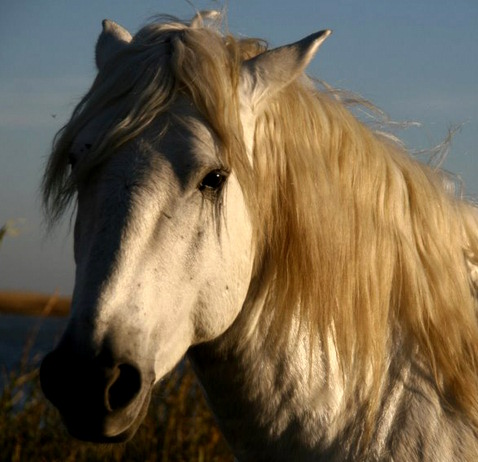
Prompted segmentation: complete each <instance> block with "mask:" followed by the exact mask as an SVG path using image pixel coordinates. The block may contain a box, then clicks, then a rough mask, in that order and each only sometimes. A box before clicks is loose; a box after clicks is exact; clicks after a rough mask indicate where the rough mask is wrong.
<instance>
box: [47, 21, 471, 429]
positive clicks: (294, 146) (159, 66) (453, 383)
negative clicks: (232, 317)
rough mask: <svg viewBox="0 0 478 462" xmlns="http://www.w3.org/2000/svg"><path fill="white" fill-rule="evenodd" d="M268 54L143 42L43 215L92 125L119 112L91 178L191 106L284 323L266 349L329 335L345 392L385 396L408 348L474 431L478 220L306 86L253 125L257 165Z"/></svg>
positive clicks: (189, 35)
mask: <svg viewBox="0 0 478 462" xmlns="http://www.w3.org/2000/svg"><path fill="white" fill-rule="evenodd" d="M266 48H267V47H266V44H265V42H263V41H260V40H252V39H235V38H233V37H232V36H230V35H223V34H221V33H220V32H219V31H218V30H216V29H213V28H206V27H199V28H193V27H189V26H188V24H186V23H182V22H179V21H177V20H172V19H171V18H169V19H168V20H167V21H163V22H158V23H153V24H150V25H148V26H146V27H145V28H143V29H142V30H140V31H139V33H138V34H137V35H136V36H135V37H134V38H133V40H132V42H131V44H130V46H129V47H128V48H127V49H125V50H124V51H122V52H120V53H119V54H118V56H116V57H115V58H114V59H112V60H111V61H110V62H108V63H107V65H106V67H105V68H104V69H102V70H101V71H100V72H99V74H98V76H97V78H96V80H95V82H94V84H93V86H92V88H91V89H90V91H89V92H88V93H87V94H86V96H85V97H84V98H83V100H82V101H81V102H80V104H79V105H78V107H77V108H76V109H75V111H74V113H73V115H72V118H71V120H70V122H69V123H68V124H67V125H66V126H65V127H64V129H63V130H62V131H61V132H60V133H59V135H58V136H57V138H56V140H55V143H54V148H53V153H52V155H51V157H50V160H49V162H48V166H47V169H46V173H45V176H44V180H43V194H44V202H45V205H46V209H47V213H48V215H49V216H50V217H51V218H52V219H53V220H54V219H55V218H58V217H59V216H60V215H61V213H62V212H63V211H64V209H65V207H66V206H67V204H68V203H69V201H70V200H71V199H72V197H73V196H74V184H73V182H72V181H71V180H70V179H69V177H68V152H69V149H70V146H71V143H72V142H73V140H74V138H75V136H76V135H77V134H78V133H79V131H80V130H81V129H82V128H84V127H85V126H86V124H87V123H88V122H89V121H90V120H92V118H93V117H94V116H95V115H97V114H99V113H100V112H101V111H102V110H104V109H106V108H108V107H111V106H112V105H113V104H116V103H120V105H119V109H118V110H117V113H116V114H115V115H114V117H113V118H112V120H111V125H110V127H109V128H108V130H107V131H106V132H105V134H104V136H103V137H102V138H101V140H100V141H99V143H98V145H96V146H93V151H92V152H91V154H90V155H89V156H88V157H87V159H86V160H85V161H84V162H83V164H84V165H81V166H80V167H81V169H80V177H81V176H86V175H88V173H89V172H90V171H91V170H92V169H93V168H94V167H95V166H97V165H99V164H100V163H101V162H103V161H104V160H105V159H106V158H107V156H109V155H111V153H113V152H114V151H115V150H116V149H117V148H118V147H120V146H122V145H123V144H125V143H127V142H128V141H129V140H131V139H133V138H135V137H136V136H138V135H139V134H140V133H141V132H142V131H143V130H144V129H145V128H146V127H147V126H148V125H149V124H150V122H151V121H152V120H153V119H154V118H155V117H157V116H158V115H159V114H162V113H165V112H167V111H168V109H169V108H170V107H171V104H172V103H173V102H174V101H175V100H176V99H177V98H178V97H179V96H180V95H187V96H188V97H189V98H190V99H191V100H192V102H193V104H194V105H195V106H196V107H197V108H198V109H199V111H200V112H201V113H202V115H203V116H204V117H205V119H206V120H207V122H208V123H209V124H210V126H211V127H212V129H213V130H214V132H215V133H216V134H217V136H218V139H219V140H220V141H221V143H222V146H223V156H224V162H225V164H226V165H227V166H228V167H229V168H230V169H231V170H233V171H234V172H235V173H236V174H237V176H238V179H239V182H240V184H241V186H242V189H243V192H244V194H245V197H246V201H247V203H248V207H249V211H250V215H251V219H252V222H253V227H254V230H255V240H256V241H255V245H256V249H257V256H256V261H255V268H254V281H256V283H257V284H259V283H260V285H261V288H262V289H261V290H262V292H261V297H265V300H266V302H265V304H264V305H263V308H262V309H264V310H268V311H270V312H271V313H273V322H272V324H271V325H270V326H269V332H268V334H269V337H268V338H269V341H270V342H278V345H280V342H281V341H283V340H284V339H286V338H287V332H288V326H290V325H291V324H292V320H293V319H295V318H300V319H301V320H302V322H303V323H305V325H306V326H307V327H308V328H309V329H310V331H311V333H312V335H314V336H315V338H317V337H318V338H320V339H321V342H322V344H325V342H326V340H325V339H327V338H330V337H331V338H332V340H333V345H334V347H335V349H336V352H337V355H338V358H339V360H340V366H341V368H342V372H343V375H344V378H346V381H347V383H349V384H350V389H353V386H354V385H356V384H357V383H360V381H365V382H367V383H371V386H372V389H375V390H379V389H380V387H381V385H382V377H383V375H384V374H385V373H386V371H387V368H388V366H389V362H390V357H389V356H390V351H393V350H394V348H395V349H396V348H397V347H398V346H399V347H400V348H405V346H407V347H408V348H409V351H410V352H414V354H417V355H418V356H417V357H419V358H421V360H423V361H425V362H427V363H429V364H430V365H431V367H432V370H433V372H434V374H435V379H436V387H437V389H438V391H439V392H440V394H441V396H442V397H443V399H444V400H447V401H448V402H449V403H451V404H454V405H457V406H458V408H459V409H460V410H461V411H462V412H463V413H465V414H466V415H468V416H469V418H470V420H471V422H472V423H473V424H474V426H475V428H477V429H478V373H477V363H478V324H477V317H476V308H477V306H476V298H475V297H476V288H475V285H474V283H473V280H472V277H471V276H470V268H472V267H473V266H474V265H478V237H477V232H476V230H477V229H478V228H477V227H478V218H477V211H476V209H475V208H474V207H473V206H472V205H471V204H469V203H467V202H465V201H463V200H461V199H459V198H457V197H455V196H454V195H453V194H452V193H450V192H449V191H448V190H447V188H446V187H445V184H446V178H445V176H444V174H443V173H442V172H440V171H439V170H438V169H435V168H432V167H430V166H427V165H423V164H421V163H419V162H417V161H416V160H414V159H413V158H412V157H410V156H409V155H408V154H407V153H406V152H405V150H404V149H403V147H402V146H401V145H400V144H399V143H397V142H395V141H393V139H390V138H388V137H386V136H383V135H382V134H380V133H378V132H373V131H372V130H371V129H370V128H368V127H367V126H366V125H365V124H363V123H362V122H360V121H358V120H357V119H356V118H355V117H354V116H353V115H352V114H351V113H350V112H349V110H348V109H347V108H346V106H345V105H344V104H343V103H342V102H341V101H340V100H339V99H337V98H336V97H335V95H334V94H333V93H332V92H329V91H319V90H318V89H317V88H315V87H314V86H313V85H312V84H310V82H309V83H306V82H304V79H299V80H297V81H295V82H293V83H291V84H290V85H289V86H287V87H286V88H285V89H284V90H282V91H281V92H280V93H278V94H277V95H275V96H274V97H273V98H272V100H270V101H269V103H268V105H267V107H266V108H265V109H264V112H263V113H262V114H261V115H260V116H259V117H258V119H257V123H256V131H255V136H254V152H253V163H252V165H251V164H250V162H249V160H248V158H247V154H246V149H245V146H244V142H243V136H242V128H241V123H240V119H239V102H238V85H239V79H240V67H241V62H243V61H244V60H246V59H248V58H251V57H253V56H255V55H257V54H259V53H260V52H263V51H265V50H266ZM77 181H78V179H77ZM249 304H250V305H253V304H254V303H253V301H251V300H249ZM261 306H262V305H261ZM376 406H377V403H373V402H372V403H371V405H370V409H371V410H372V411H370V412H373V409H374V407H376Z"/></svg>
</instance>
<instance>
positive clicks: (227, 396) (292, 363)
mask: <svg viewBox="0 0 478 462" xmlns="http://www.w3.org/2000/svg"><path fill="white" fill-rule="evenodd" d="M252 311H253V310H252ZM258 311H259V312H261V317H260V322H257V323H255V327H251V319H254V318H255V316H254V314H253V313H251V312H250V311H249V310H244V311H243V312H242V313H241V314H240V315H239V318H238V319H237V320H236V322H235V324H234V325H233V326H232V328H231V329H230V330H229V331H228V332H226V333H225V334H224V335H223V336H222V337H221V338H219V339H217V340H215V341H214V342H211V343H209V344H205V345H199V346H196V347H193V348H191V349H190V350H189V352H188V356H189V359H190V360H191V362H192V364H193V367H194V369H195V371H196V374H197V376H198V378H199V380H200V382H201V383H202V385H203V387H204V390H205V392H206V396H207V400H208V402H209V405H210V407H211V408H212V410H213V412H214V413H215V415H216V417H217V419H218V421H219V425H220V427H221V429H222V431H223V433H224V434H225V436H226V439H227V440H228V442H229V443H230V444H231V446H232V447H233V450H234V453H235V454H236V456H237V457H238V459H239V460H242V459H244V460H262V459H264V460H282V458H283V457H284V454H286V453H287V454H290V451H291V449H292V448H293V451H294V453H295V455H296V456H297V457H299V454H301V453H302V454H303V457H299V458H298V459H297V460H300V459H301V458H303V459H307V458H308V457H309V452H310V449H311V447H312V446H314V447H316V446H320V445H322V443H321V441H327V440H328V439H329V438H330V437H332V434H333V433H334V430H333V425H334V422H335V421H336V415H337V414H338V413H340V410H341V407H342V406H343V400H342V393H343V390H342V386H341V383H340V382H341V381H340V378H339V377H340V374H339V373H338V367H337V364H336V363H335V364H334V363H333V361H332V362H331V361H326V359H325V355H323V354H322V353H321V351H322V349H320V348H319V349H318V350H317V352H316V354H315V357H314V360H313V361H312V362H311V361H310V360H309V353H310V350H309V348H310V344H309V337H308V333H307V332H306V331H304V330H303V329H302V330H300V329H299V323H297V326H296V329H295V331H293V332H292V333H291V335H290V337H289V338H290V341H289V342H286V343H285V344H284V345H281V348H277V347H276V346H275V345H273V344H271V342H270V341H268V339H267V336H266V335H264V330H266V329H267V324H268V320H267V319H265V314H264V312H262V310H258ZM256 315H257V316H258V314H257V313H256ZM310 364H313V366H312V367H311V366H310Z"/></svg>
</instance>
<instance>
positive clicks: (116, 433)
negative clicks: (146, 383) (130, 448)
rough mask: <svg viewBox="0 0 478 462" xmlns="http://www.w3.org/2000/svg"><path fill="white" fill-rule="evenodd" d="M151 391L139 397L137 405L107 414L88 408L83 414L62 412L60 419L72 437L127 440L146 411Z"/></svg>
mask: <svg viewBox="0 0 478 462" xmlns="http://www.w3.org/2000/svg"><path fill="white" fill-rule="evenodd" d="M150 400H151V391H149V392H148V393H147V394H146V396H145V397H144V399H143V401H142V403H140V402H139V401H140V400H139V399H138V402H137V405H136V406H134V404H135V403H132V405H131V406H130V407H128V408H127V409H125V410H122V411H119V412H113V413H111V414H108V415H104V414H96V415H95V413H94V412H92V411H91V410H90V412H88V413H85V414H80V415H78V414H76V415H68V414H62V416H61V417H62V420H63V423H64V424H65V426H66V428H67V430H68V432H69V433H70V435H71V436H73V437H74V438H76V439H78V440H81V441H86V442H90V443H103V444H109V443H122V442H126V441H129V440H130V439H131V438H133V436H134V435H135V434H136V431H137V430H138V428H139V426H140V425H141V423H142V422H143V419H144V417H145V416H146V413H147V412H148V407H149V403H150Z"/></svg>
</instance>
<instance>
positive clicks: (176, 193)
mask: <svg viewBox="0 0 478 462" xmlns="http://www.w3.org/2000/svg"><path fill="white" fill-rule="evenodd" d="M224 29H225V28H224V26H222V25H221V22H220V21H219V20H217V18H216V13H214V12H205V13H198V14H197V15H196V16H195V17H194V18H193V19H192V20H190V21H181V20H178V19H176V18H173V17H169V16H164V17H159V18H157V19H155V20H154V21H152V22H151V23H149V24H147V25H145V26H144V27H143V28H141V29H140V30H139V31H138V32H137V33H136V34H135V35H134V36H132V35H131V34H130V33H129V32H128V31H127V30H126V29H124V28H123V27H122V26H120V25H118V24H116V23H115V22H113V21H109V20H105V21H104V22H103V30H102V32H101V34H100V36H99V39H98V41H97V45H96V64H97V68H98V73H97V76H96V78H95V80H94V82H93V84H92V86H91V88H90V89H89V91H88V92H87V93H86V95H85V96H84V98H83V99H82V100H81V101H80V103H79V104H78V106H77V107H76V109H75V110H74V111H73V114H72V116H71V119H70V120H69V122H68V123H67V124H66V125H65V127H64V128H63V129H62V130H61V131H60V132H59V133H58V135H57V136H56V138H55V140H54V144H53V150H52V153H51V155H50V157H49V160H48V163H47V166H46V170H45V173H44V177H43V183H42V188H43V189H42V191H43V199H44V204H45V208H46V213H47V217H48V219H49V221H50V224H52V225H53V224H54V223H55V222H56V221H57V220H58V219H59V218H60V217H61V215H62V214H63V213H64V212H65V210H67V209H68V208H69V205H71V203H72V202H73V203H74V204H75V211H76V222H75V225H74V258H75V263H76V274H75V288H74V293H73V298H72V312H71V315H70V319H69V322H68V325H67V327H66V329H65V332H64V334H63V336H62V338H61V339H60V341H59V344H58V345H57V347H56V348H55V349H54V350H53V351H52V352H50V353H49V354H48V355H46V357H45V358H44V360H43V362H42V365H41V369H40V379H41V385H42V389H43V391H44V394H45V395H46V397H47V398H48V399H49V400H50V401H51V402H52V403H53V404H54V405H55V406H56V407H57V408H58V410H59V411H60V413H61V415H62V419H63V421H64V423H65V425H66V427H67V429H68V430H69V432H70V433H71V435H73V436H74V437H76V438H79V439H82V440H87V441H93V442H100V443H113V442H120V441H125V440H128V439H130V438H131V437H132V436H133V435H134V433H135V431H136V430H137V428H138V426H139V425H140V423H141V421H142V419H143V417H144V415H145V412H146V410H147V408H148V403H149V402H150V397H151V393H152V390H153V387H154V385H155V384H156V383H158V382H159V381H160V380H161V379H162V378H163V377H164V376H165V374H167V373H168V372H169V371H171V370H172V369H173V368H174V366H175V365H176V364H177V363H178V362H179V361H180V360H181V359H182V358H183V357H184V356H187V357H188V358H189V360H190V362H191V363H192V365H193V369H194V371H195V374H196V375H197V377H198V379H199V381H200V383H201V385H202V387H203V389H204V392H205V395H206V398H207V402H208V404H209V406H210V408H211V410H212V412H213V413H214V415H215V417H216V418H217V421H218V424H219V426H220V428H221V431H222V432H223V434H224V436H225V438H226V440H227V442H228V444H229V445H230V447H231V449H232V451H233V452H234V455H235V457H236V458H237V459H238V460H241V461H268V460H274V461H289V460H295V461H325V460H326V461H389V460H394V461H407V462H410V461H434V462H437V461H449V460H461V461H465V460H466V461H471V460H478V459H477V458H478V400H477V398H478V371H477V365H478V323H477V290H478V277H477V269H478V236H477V233H476V230H477V227H478V214H477V209H476V207H475V206H474V205H473V203H472V202H471V201H467V200H465V199H464V198H462V197H460V195H459V194H458V193H457V192H455V191H454V189H453V187H452V181H451V179H450V176H449V175H448V174H447V173H445V172H444V171H442V170H441V169H440V168H438V167H437V166H433V165H431V164H429V163H426V162H419V161H418V160H417V159H416V158H415V157H414V156H413V155H411V154H410V153H409V152H408V151H407V149H406V148H405V147H404V145H403V144H402V143H401V142H400V141H399V139H398V138H395V137H394V136H391V135H390V134H387V133H385V132H384V131H383V130H377V129H373V127H371V126H370V124H366V123H365V122H364V121H361V120H360V119H359V118H358V117H356V116H355V115H354V113H353V110H352V108H351V107H350V105H351V104H355V103H359V99H358V98H356V99H355V100H354V101H351V99H353V98H350V97H348V96H347V95H346V94H343V93H341V92H339V91H334V90H333V89H332V88H330V87H328V86H324V85H320V84H319V83H318V81H315V80H313V79H312V78H310V77H308V76H307V75H306V73H305V71H306V68H307V66H308V64H309V63H310V61H311V60H312V59H313V57H314V56H315V54H316V52H317V50H318V49H319V47H320V46H321V45H322V44H323V42H324V41H325V39H326V38H327V37H328V36H329V35H330V33H331V32H330V31H329V30H322V31H320V32H317V33H313V34H312V35H309V36H307V37H305V38H304V39H302V40H300V41H298V42H296V43H292V44H288V45H285V46H281V47H278V48H272V49H271V48H269V46H268V45H267V43H266V42H264V41H263V40H259V39H250V38H236V37H234V36H232V35H231V34H230V33H229V32H228V31H225V30H224Z"/></svg>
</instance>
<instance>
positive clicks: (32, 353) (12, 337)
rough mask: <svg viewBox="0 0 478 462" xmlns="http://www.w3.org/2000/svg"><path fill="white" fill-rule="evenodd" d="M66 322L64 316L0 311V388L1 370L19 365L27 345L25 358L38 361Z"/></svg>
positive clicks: (3, 377)
mask: <svg viewBox="0 0 478 462" xmlns="http://www.w3.org/2000/svg"><path fill="white" fill-rule="evenodd" d="M66 322H67V319H66V318H41V317H37V316H17V315H10V314H0V390H2V389H3V385H4V379H5V374H4V373H5V372H6V373H8V372H10V371H12V370H16V369H17V368H18V367H19V365H20V362H21V360H22V357H23V356H24V354H25V351H26V348H27V347H28V346H29V344H30V343H31V347H30V348H29V350H28V358H29V359H30V360H32V361H35V362H38V363H39V361H40V359H41V358H42V357H43V356H44V355H45V354H46V353H48V352H49V351H51V350H52V348H54V346H55V345H56V343H57V342H58V340H59V339H60V336H61V334H62V332H63V330H64V328H65V327H66Z"/></svg>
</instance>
